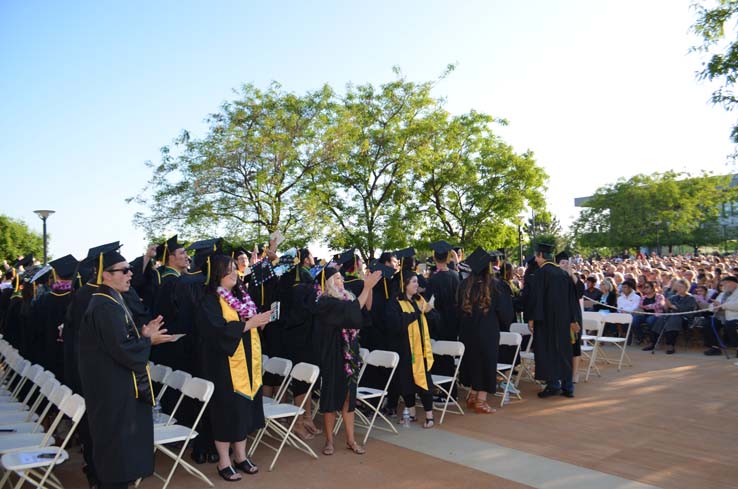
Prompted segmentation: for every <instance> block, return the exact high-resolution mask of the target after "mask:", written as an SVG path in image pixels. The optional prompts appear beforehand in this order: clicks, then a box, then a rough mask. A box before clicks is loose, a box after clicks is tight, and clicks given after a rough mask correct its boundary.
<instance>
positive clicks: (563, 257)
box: [555, 251, 571, 263]
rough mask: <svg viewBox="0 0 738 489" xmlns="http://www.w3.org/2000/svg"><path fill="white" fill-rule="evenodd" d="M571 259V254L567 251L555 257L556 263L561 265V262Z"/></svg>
mask: <svg viewBox="0 0 738 489" xmlns="http://www.w3.org/2000/svg"><path fill="white" fill-rule="evenodd" d="M570 257H571V255H570V254H569V253H567V252H566V251H562V252H561V253H558V254H557V255H556V257H555V260H556V263H561V260H568V259H569V258H570Z"/></svg>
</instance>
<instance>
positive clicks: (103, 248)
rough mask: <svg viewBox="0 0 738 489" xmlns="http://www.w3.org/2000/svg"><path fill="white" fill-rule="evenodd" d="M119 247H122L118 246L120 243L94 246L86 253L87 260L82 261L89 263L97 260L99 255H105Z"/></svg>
mask: <svg viewBox="0 0 738 489" xmlns="http://www.w3.org/2000/svg"><path fill="white" fill-rule="evenodd" d="M121 246H123V245H122V244H120V241H113V242H111V243H105V244H104V245H100V246H94V247H92V248H90V249H89V250H88V251H87V258H85V259H84V260H82V261H88V262H89V260H94V259H95V258H97V257H98V256H99V255H100V253H106V252H108V251H112V250H117V249H119V248H120V247H121Z"/></svg>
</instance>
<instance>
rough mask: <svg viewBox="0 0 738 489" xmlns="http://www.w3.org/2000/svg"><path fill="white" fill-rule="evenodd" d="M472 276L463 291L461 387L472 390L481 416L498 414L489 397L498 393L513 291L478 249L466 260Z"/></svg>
mask: <svg viewBox="0 0 738 489" xmlns="http://www.w3.org/2000/svg"><path fill="white" fill-rule="evenodd" d="M466 263H467V264H468V265H469V267H470V268H471V271H472V274H471V275H470V276H469V277H467V278H466V279H465V280H464V282H462V284H461V287H460V289H459V308H458V314H459V324H460V328H461V331H460V339H461V341H462V343H464V347H465V351H464V361H463V362H462V364H461V383H462V384H464V385H468V386H471V390H470V392H469V398H468V406H469V407H470V408H473V409H474V410H475V411H476V412H477V413H480V414H487V413H493V412H495V410H494V409H492V408H491V407H490V406H489V404H488V403H487V394H488V393H489V394H492V395H494V393H495V392H496V391H497V356H498V348H499V344H500V331H501V330H509V328H510V323H511V322H512V321H513V317H514V313H513V307H512V297H511V296H510V292H509V289H508V288H507V287H506V286H505V285H504V284H503V283H502V281H501V280H499V279H497V278H495V276H494V270H493V269H492V265H491V257H490V255H489V253H487V252H486V251H484V250H483V249H482V248H477V249H476V250H475V251H474V252H473V253H472V254H471V255H469V257H468V258H467V259H466Z"/></svg>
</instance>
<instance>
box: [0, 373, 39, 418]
mask: <svg viewBox="0 0 738 489" xmlns="http://www.w3.org/2000/svg"><path fill="white" fill-rule="evenodd" d="M43 373H44V368H43V367H42V366H41V365H31V366H30V367H27V368H25V369H24V371H23V374H22V375H23V380H22V382H21V384H19V385H20V387H19V389H18V390H17V395H20V393H21V391H22V388H23V387H24V386H25V385H27V384H28V382H29V381H30V382H31V384H32V385H31V387H30V388H29V389H28V392H27V393H26V396H25V397H24V398H23V400H18V399H16V398H15V397H4V398H2V399H0V413H4V412H7V411H25V410H27V409H28V408H29V403H30V402H31V399H32V398H33V395H34V394H35V393H36V390H37V389H38V387H39V384H38V381H39V379H40V377H41V375H42V374H43Z"/></svg>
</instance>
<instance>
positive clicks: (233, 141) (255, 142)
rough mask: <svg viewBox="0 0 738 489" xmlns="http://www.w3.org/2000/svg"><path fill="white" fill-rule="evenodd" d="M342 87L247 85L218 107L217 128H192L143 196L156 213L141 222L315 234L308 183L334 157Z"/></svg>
mask: <svg viewBox="0 0 738 489" xmlns="http://www.w3.org/2000/svg"><path fill="white" fill-rule="evenodd" d="M334 117H335V108H334V94H333V91H332V89H331V88H330V87H328V86H327V85H326V86H324V87H322V88H321V89H320V90H317V91H314V92H308V93H307V94H305V95H302V96H300V95H296V94H293V93H289V92H285V91H284V90H282V88H281V87H280V85H279V84H277V83H273V84H272V85H271V86H270V87H269V88H268V89H267V90H265V91H262V90H259V89H257V88H255V87H254V86H252V85H245V86H243V87H242V89H241V91H240V98H238V99H237V100H234V101H230V102H226V103H225V104H223V106H222V108H221V110H220V112H218V113H215V114H211V115H210V116H209V117H208V119H207V121H208V122H209V123H210V130H209V132H208V133H207V134H206V135H205V137H203V138H202V139H193V138H191V137H190V135H189V133H188V132H187V131H184V132H183V133H182V135H181V136H180V137H179V138H177V140H176V141H175V143H174V147H173V148H172V147H169V146H167V147H164V148H162V150H161V162H160V163H159V164H158V165H156V166H154V165H153V164H150V166H151V167H152V168H153V170H154V172H153V177H152V179H151V180H150V182H149V186H148V187H147V189H145V191H144V193H143V194H142V195H141V196H139V197H138V198H137V201H138V202H139V203H142V204H144V205H147V206H148V208H149V210H150V212H149V213H138V214H137V215H136V217H135V222H136V223H137V224H138V225H140V226H141V227H143V228H144V229H146V230H147V231H148V233H149V235H152V236H153V235H156V234H160V233H161V232H162V231H163V230H164V229H165V228H175V229H177V230H179V231H181V232H183V233H185V234H191V235H228V236H236V237H239V236H240V237H246V236H248V237H249V238H251V237H254V236H258V238H259V239H260V240H262V241H263V240H265V239H266V236H267V235H268V234H269V233H270V232H273V231H275V230H277V229H279V230H281V231H282V232H283V233H284V234H285V236H286V237H287V238H288V239H289V240H290V241H291V242H304V241H306V240H307V239H309V237H310V236H312V235H313V231H314V229H315V228H314V227H312V226H311V223H313V222H315V219H314V211H315V209H314V208H312V207H311V204H312V201H311V200H310V199H308V198H307V193H308V192H309V189H307V188H306V184H307V183H308V182H309V181H310V177H311V175H313V174H315V173H316V172H317V171H318V170H320V169H321V168H323V167H324V166H325V165H326V164H327V162H328V161H330V160H332V159H333V153H332V150H333V148H332V146H333V143H332V140H331V138H332V135H331V132H332V131H333V129H334V128H335V124H334V120H333V119H334Z"/></svg>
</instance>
